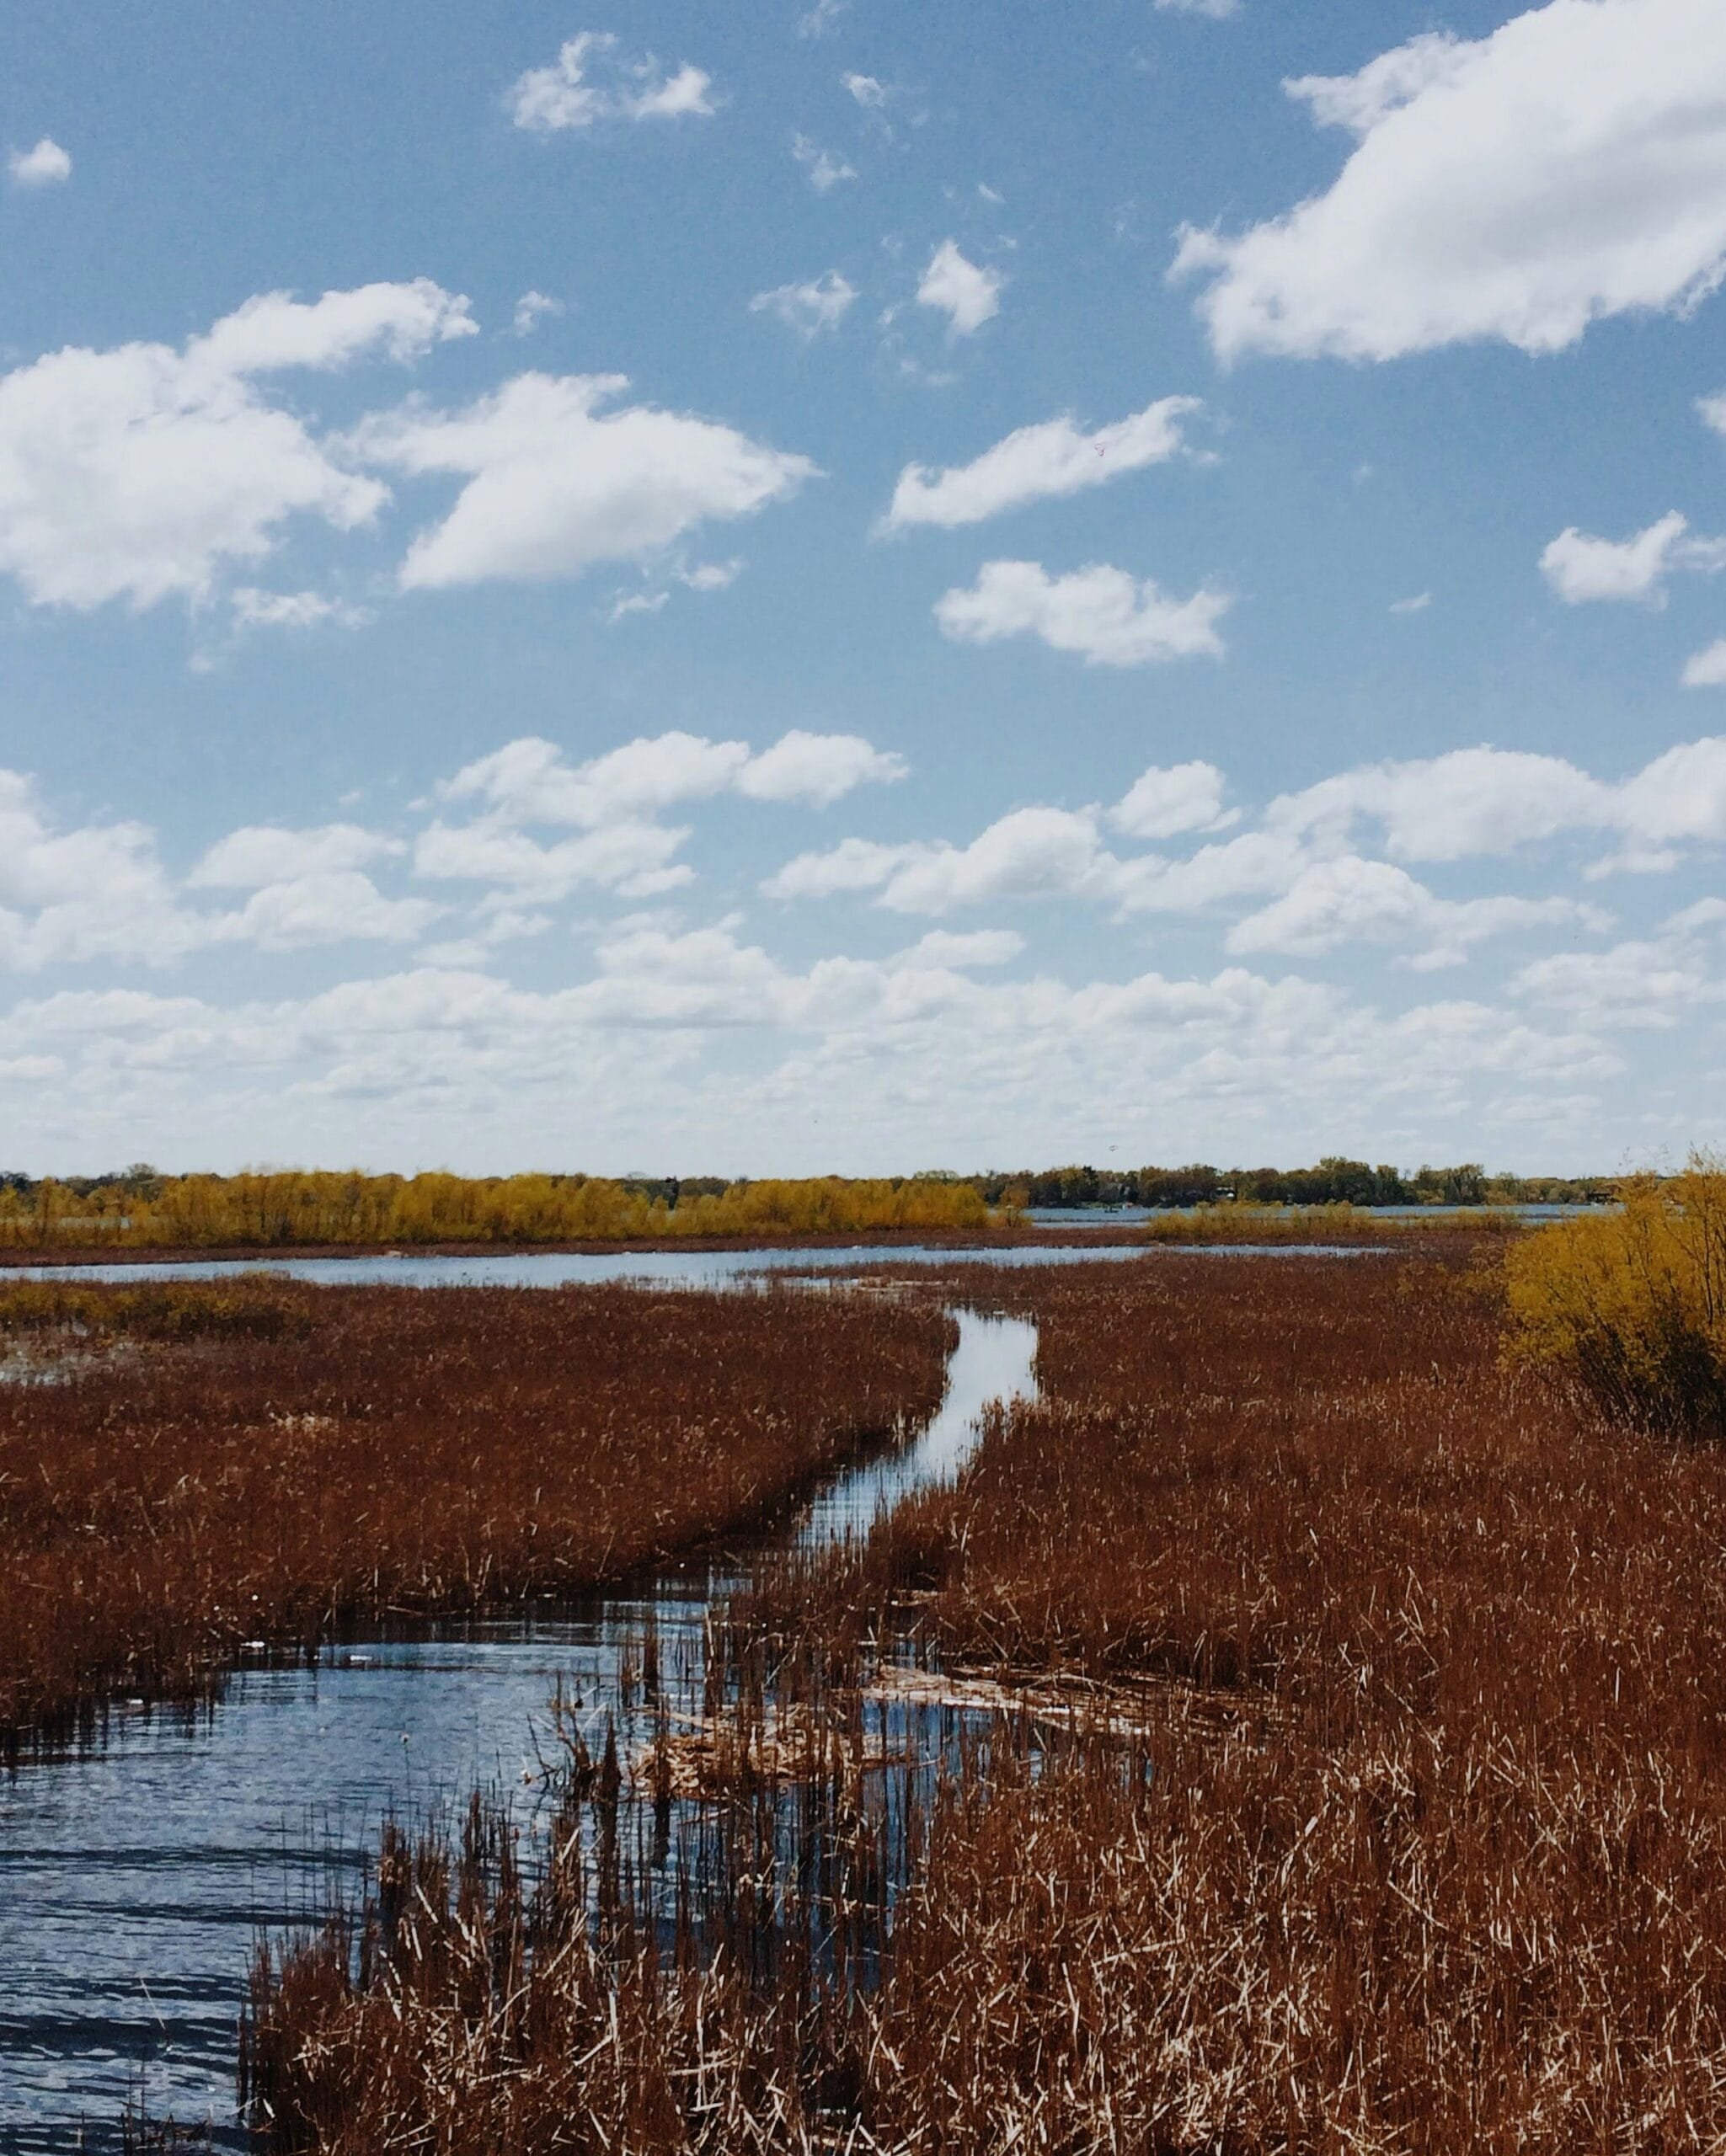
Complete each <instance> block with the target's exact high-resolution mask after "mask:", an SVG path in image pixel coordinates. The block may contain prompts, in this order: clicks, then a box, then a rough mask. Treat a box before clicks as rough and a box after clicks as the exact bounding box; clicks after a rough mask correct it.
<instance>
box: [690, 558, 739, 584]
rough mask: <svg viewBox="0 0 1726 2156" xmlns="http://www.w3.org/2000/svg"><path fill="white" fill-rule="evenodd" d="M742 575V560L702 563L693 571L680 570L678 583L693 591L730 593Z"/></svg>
mask: <svg viewBox="0 0 1726 2156" xmlns="http://www.w3.org/2000/svg"><path fill="white" fill-rule="evenodd" d="M742 574H743V563H742V562H741V560H732V561H729V562H700V563H697V565H696V566H695V568H692V569H679V570H678V571H677V581H678V583H679V584H683V585H685V586H686V587H687V589H688V590H691V591H729V590H730V589H731V586H732V585H733V584H735V583H736V581H737V579H738V578H739V577H740V576H741V575H742Z"/></svg>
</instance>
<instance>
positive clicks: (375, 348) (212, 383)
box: [0, 278, 474, 610]
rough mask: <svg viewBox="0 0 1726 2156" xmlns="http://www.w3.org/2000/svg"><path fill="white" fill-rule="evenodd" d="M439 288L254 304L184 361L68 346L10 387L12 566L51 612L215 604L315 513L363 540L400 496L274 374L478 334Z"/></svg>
mask: <svg viewBox="0 0 1726 2156" xmlns="http://www.w3.org/2000/svg"><path fill="white" fill-rule="evenodd" d="M473 328H474V324H473V319H472V317H471V316H470V314H469V312H468V302H467V301H466V300H465V299H462V298H460V297H458V296H454V295H452V294H451V293H448V292H446V291H443V290H442V289H441V287H440V286H436V285H434V284H432V283H431V282H430V280H427V279H425V278H421V279H419V280H415V281H414V283H412V284H402V285H367V286H361V287H360V288H359V289H358V290H355V291H335V292H326V293H325V294H324V295H323V298H322V299H320V300H317V301H315V302H311V303H309V304H307V303H304V302H300V301H297V300H295V299H293V298H291V296H289V295H288V294H286V293H283V292H272V293H266V294H264V295H262V296H259V297H258V298H255V299H252V300H248V302H246V303H245V305H244V306H243V307H239V308H238V309H236V311H235V312H233V313H232V314H230V315H227V316H225V317H224V318H222V320H221V321H219V322H217V323H216V324H215V325H214V326H213V327H212V328H211V329H210V330H209V332H208V333H207V334H206V335H204V336H202V337H195V338H193V339H191V340H190V343H188V344H186V345H185V346H184V348H182V349H180V350H174V348H173V347H171V346H168V345H166V344H122V345H120V346H118V347H116V348H115V349H114V350H110V351H92V350H83V349H79V348H77V347H68V348H67V350H63V351H59V352H53V353H50V354H49V355H46V356H45V358H42V359H40V360H35V361H34V362H32V363H31V364H30V365H29V366H23V367H19V368H16V369H14V370H13V371H12V372H11V373H9V374H7V375H4V376H0V571H3V572H5V573H7V574H10V575H12V576H14V577H16V578H17V579H18V580H19V584H21V585H22V586H23V588H24V592H25V594H26V595H27V596H28V597H29V599H31V600H34V601H35V602H36V603H37V604H39V605H54V606H71V607H75V608H78V609H81V610H88V609H89V608H92V607H96V606H102V605H104V604H105V603H106V602H107V601H109V600H115V599H124V600H126V601H128V602H129V603H130V604H131V606H133V607H134V608H142V607H147V606H154V605H156V604H157V603H158V601H160V600H163V599H167V598H169V597H173V596H182V597H185V598H188V599H194V600H199V599H203V598H205V597H206V596H207V595H209V593H210V590H211V586H212V584H213V583H214V581H215V579H216V576H217V575H218V574H219V573H220V572H221V571H222V569H224V568H227V567H228V566H230V565H232V563H237V562H255V561H258V560H259V559H261V558H263V557H265V555H267V554H269V553H270V552H271V551H272V549H273V548H274V547H275V543H276V541H277V537H278V536H279V530H280V527H281V526H282V525H283V524H284V523H285V522H286V520H287V519H288V518H289V517H291V516H293V515H307V516H312V517H315V518H318V520H321V521H323V522H324V523H326V524H329V525H331V526H334V527H335V528H336V529H337V530H339V531H350V530H352V529H353V528H354V527H355V526H360V525H364V524H367V523H369V522H371V520H372V519H373V518H374V517H375V516H376V515H377V511H378V510H379V509H380V508H381V507H382V504H383V503H384V502H385V501H386V500H387V499H388V491H387V488H385V487H384V486H383V485H382V483H380V482H379V481H378V480H377V479H376V478H371V477H369V476H366V475H364V474H362V473H360V472H355V471H354V470H352V469H351V468H350V466H349V464H348V462H347V461H346V459H345V458H344V457H343V456H341V455H340V454H339V451H338V449H337V448H336V447H335V446H334V445H332V444H331V443H329V442H328V441H320V440H317V439H315V438H314V437H313V434H312V433H311V431H310V430H309V429H308V428H307V425H306V424H305V423H304V422H303V421H302V419H299V418H298V417H297V416H296V415H295V414H293V413H291V412H289V411H287V410H286V409H284V408H281V406H280V405H278V404H275V403H271V402H270V399H269V398H268V397H267V395H266V393H265V390H264V388H263V387H261V386H260V383H259V376H269V375H270V374H273V373H275V372H278V371H282V370H285V369H290V368H313V369H320V370H329V369H332V368H336V367H340V366H345V365H346V364H348V363H349V362H350V361H351V360H355V359H358V358H360V357H362V356H364V355H369V354H371V353H375V352H379V351H382V352H383V353H385V354H387V355H388V356H389V357H391V358H393V359H395V360H412V359H414V358H416V357H418V356H419V355H420V354H421V353H423V352H425V350H428V349H429V348H430V346H431V345H433V344H438V343H441V342H442V341H444V340H445V339H449V338H452V337H462V336H466V335H468V334H472V332H473Z"/></svg>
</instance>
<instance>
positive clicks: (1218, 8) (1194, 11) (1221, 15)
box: [1154, 0, 1241, 23]
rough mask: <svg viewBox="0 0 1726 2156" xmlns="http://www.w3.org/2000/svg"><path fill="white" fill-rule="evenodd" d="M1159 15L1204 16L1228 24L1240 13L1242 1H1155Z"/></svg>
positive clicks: (1212, 20) (1207, 19) (1209, 20)
mask: <svg viewBox="0 0 1726 2156" xmlns="http://www.w3.org/2000/svg"><path fill="white" fill-rule="evenodd" d="M1154 4H1155V6H1156V8H1157V12H1158V13H1159V14H1164V15H1202V16H1203V17H1204V18H1205V19H1206V21H1208V22H1212V23H1223V22H1226V21H1227V20H1228V19H1229V17H1230V16H1231V15H1234V14H1238V13H1239V12H1240V7H1241V0H1154Z"/></svg>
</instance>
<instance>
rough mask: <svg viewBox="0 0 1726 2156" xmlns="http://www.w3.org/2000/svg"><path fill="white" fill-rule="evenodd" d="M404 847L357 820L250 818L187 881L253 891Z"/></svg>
mask: <svg viewBox="0 0 1726 2156" xmlns="http://www.w3.org/2000/svg"><path fill="white" fill-rule="evenodd" d="M406 850H407V849H406V848H405V847H404V846H403V844H402V842H401V841H400V840H399V839H391V838H386V837H385V836H384V835H382V832H380V831H368V830H364V829H363V828H362V827H361V825H358V824H324V825H319V826H318V827H317V828H316V829H315V830H286V829H284V828H283V827H282V826H281V825H276V824H248V825H245V826H243V828H242V829H241V830H237V831H230V832H229V833H228V835H227V837H226V838H225V839H218V840H217V841H216V844H215V845H214V846H211V848H210V849H209V851H207V852H206V854H204V855H203V857H201V858H200V861H199V862H197V864H196V866H195V867H194V868H193V870H192V872H191V873H190V875H189V876H188V877H187V878H186V883H187V885H188V887H189V888H190V889H194V890H200V889H201V890H235V891H254V890H258V889H261V888H262V887H263V885H265V883H297V882H298V881H300V880H301V879H302V878H328V877H331V876H339V875H342V874H345V873H347V872H348V871H349V870H350V869H355V868H366V867H370V866H371V863H372V862H375V861H381V860H383V859H385V858H386V857H388V856H390V855H392V854H400V853H403V852H405V851H406Z"/></svg>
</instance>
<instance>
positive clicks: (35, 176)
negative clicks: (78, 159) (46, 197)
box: [6, 135, 72, 187]
mask: <svg viewBox="0 0 1726 2156" xmlns="http://www.w3.org/2000/svg"><path fill="white" fill-rule="evenodd" d="M6 169H7V171H8V172H9V173H11V175H12V177H13V181H14V183H15V184H17V185H18V186H19V187H53V186H56V185H57V184H59V183H60V181H61V180H63V179H71V178H72V159H71V158H70V157H68V156H67V153H66V152H65V151H64V150H62V149H61V147H60V145H59V144H58V143H57V142H56V141H55V140H54V138H53V136H51V135H45V136H43V137H42V139H41V141H40V142H38V143H37V144H36V146H35V148H34V149H33V150H11V151H8V152H7V157H6Z"/></svg>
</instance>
